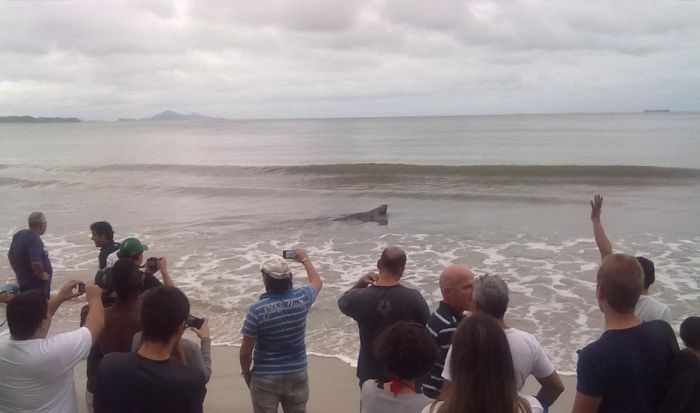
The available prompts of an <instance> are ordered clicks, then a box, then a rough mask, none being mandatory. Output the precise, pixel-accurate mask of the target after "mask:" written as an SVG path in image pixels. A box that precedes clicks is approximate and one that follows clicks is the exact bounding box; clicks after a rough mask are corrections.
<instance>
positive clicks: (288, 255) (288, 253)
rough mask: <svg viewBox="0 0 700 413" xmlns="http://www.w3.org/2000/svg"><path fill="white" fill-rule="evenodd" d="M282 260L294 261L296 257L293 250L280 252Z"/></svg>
mask: <svg viewBox="0 0 700 413" xmlns="http://www.w3.org/2000/svg"><path fill="white" fill-rule="evenodd" d="M282 258H284V259H286V260H294V259H296V258H297V255H296V254H295V253H294V250H284V251H282Z"/></svg>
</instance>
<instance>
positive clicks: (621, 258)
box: [597, 254, 644, 314]
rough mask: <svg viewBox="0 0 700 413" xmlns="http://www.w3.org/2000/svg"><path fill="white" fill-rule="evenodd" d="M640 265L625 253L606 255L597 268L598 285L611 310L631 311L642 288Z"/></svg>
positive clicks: (642, 279) (642, 276)
mask: <svg viewBox="0 0 700 413" xmlns="http://www.w3.org/2000/svg"><path fill="white" fill-rule="evenodd" d="M642 272H643V271H642V266H641V265H640V264H639V261H637V259H636V258H634V257H633V256H631V255H626V254H611V255H608V256H607V257H606V258H605V259H604V260H603V263H602V264H601V265H600V268H599V269H598V275H597V281H598V287H599V288H600V289H601V290H602V294H603V297H605V300H606V301H607V302H608V304H610V307H612V309H613V310H615V311H617V312H618V313H621V314H624V313H631V312H633V311H634V307H635V305H637V301H638V300H639V296H640V295H641V294H642V289H643V288H644V275H643V274H642Z"/></svg>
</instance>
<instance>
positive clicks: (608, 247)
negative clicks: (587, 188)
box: [591, 195, 671, 324]
mask: <svg viewBox="0 0 700 413" xmlns="http://www.w3.org/2000/svg"><path fill="white" fill-rule="evenodd" d="M602 210H603V197H602V196H600V195H596V196H595V197H594V198H593V200H592V201H591V222H592V223H593V236H594V238H595V244H596V246H597V247H598V251H600V258H601V260H604V259H605V258H606V257H607V256H608V255H610V254H612V253H613V248H612V244H611V243H610V239H608V236H607V235H606V234H605V230H604V229H603V223H602V221H601V220H600V215H601V212H602ZM636 258H637V261H638V262H639V264H640V265H641V266H642V269H643V270H644V289H643V290H642V295H641V296H640V297H639V300H638V301H637V305H636V306H635V307H634V315H635V316H636V317H637V318H639V319H640V320H642V321H653V320H664V321H665V322H667V323H669V324H671V311H670V310H669V309H668V306H667V305H666V304H664V303H662V302H661V301H659V300H657V299H656V298H654V297H652V296H650V295H649V287H651V285H652V284H653V283H654V281H655V280H656V271H655V269H654V262H653V261H651V260H650V259H648V258H645V257H636ZM601 262H602V261H601Z"/></svg>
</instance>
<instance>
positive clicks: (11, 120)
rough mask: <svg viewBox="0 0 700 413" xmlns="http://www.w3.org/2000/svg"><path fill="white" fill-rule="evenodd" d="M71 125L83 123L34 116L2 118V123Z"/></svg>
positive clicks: (73, 119) (72, 119)
mask: <svg viewBox="0 0 700 413" xmlns="http://www.w3.org/2000/svg"><path fill="white" fill-rule="evenodd" d="M57 122H60V123H69V122H82V121H81V120H80V119H78V118H43V117H38V118H35V117H34V116H0V123H57Z"/></svg>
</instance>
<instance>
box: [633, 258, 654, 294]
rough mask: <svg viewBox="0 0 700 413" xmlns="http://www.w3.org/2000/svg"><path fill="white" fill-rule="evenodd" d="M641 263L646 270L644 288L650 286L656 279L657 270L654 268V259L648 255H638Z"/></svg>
mask: <svg viewBox="0 0 700 413" xmlns="http://www.w3.org/2000/svg"><path fill="white" fill-rule="evenodd" d="M637 261H639V265H641V266H642V270H643V271H644V288H649V286H650V285H652V284H654V281H656V270H654V261H652V260H650V259H649V258H646V257H637Z"/></svg>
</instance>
